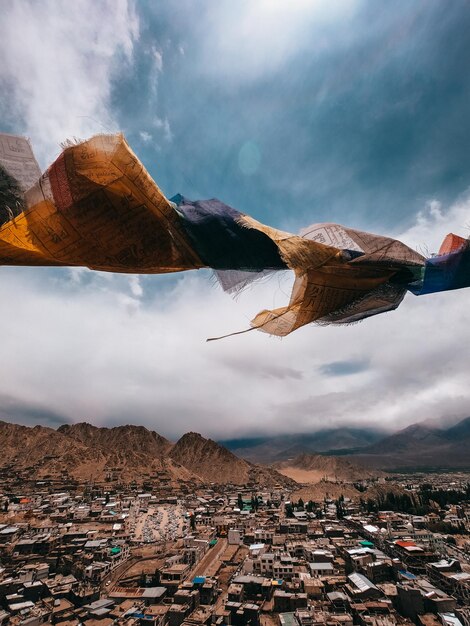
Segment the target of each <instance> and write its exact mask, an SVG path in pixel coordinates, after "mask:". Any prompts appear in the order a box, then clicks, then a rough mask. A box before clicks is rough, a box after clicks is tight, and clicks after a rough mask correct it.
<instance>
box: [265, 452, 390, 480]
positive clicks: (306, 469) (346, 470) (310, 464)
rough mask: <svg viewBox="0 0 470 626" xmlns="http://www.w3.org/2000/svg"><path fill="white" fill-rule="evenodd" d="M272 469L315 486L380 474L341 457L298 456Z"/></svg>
mask: <svg viewBox="0 0 470 626" xmlns="http://www.w3.org/2000/svg"><path fill="white" fill-rule="evenodd" d="M273 467H274V468H275V469H276V470H277V471H278V472H280V473H281V474H284V475H285V476H288V477H289V478H292V479H293V480H295V481H296V482H298V483H302V484H316V483H319V482H320V481H322V480H327V481H336V482H346V483H353V482H355V481H357V480H361V479H363V478H373V477H375V476H377V475H378V474H380V473H381V472H377V471H370V470H366V469H365V468H364V467H360V466H359V465H356V464H353V463H351V462H350V461H348V460H346V459H344V458H342V457H331V456H322V455H319V454H300V455H299V456H297V457H295V458H294V459H290V460H288V461H281V462H279V463H275V464H274V465H273Z"/></svg>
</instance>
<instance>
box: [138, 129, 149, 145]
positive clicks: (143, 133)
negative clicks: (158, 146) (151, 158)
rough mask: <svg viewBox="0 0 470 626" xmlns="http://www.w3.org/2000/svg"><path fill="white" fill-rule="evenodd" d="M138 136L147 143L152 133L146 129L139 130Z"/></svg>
mask: <svg viewBox="0 0 470 626" xmlns="http://www.w3.org/2000/svg"><path fill="white" fill-rule="evenodd" d="M139 137H140V138H141V139H142V141H143V142H144V143H148V142H149V141H152V135H151V134H150V133H148V132H147V131H146V130H141V131H140V132H139Z"/></svg>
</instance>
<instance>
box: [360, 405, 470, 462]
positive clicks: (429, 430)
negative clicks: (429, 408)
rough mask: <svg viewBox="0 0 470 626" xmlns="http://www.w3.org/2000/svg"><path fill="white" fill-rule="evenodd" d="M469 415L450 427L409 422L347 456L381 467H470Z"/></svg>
mask: <svg viewBox="0 0 470 626" xmlns="http://www.w3.org/2000/svg"><path fill="white" fill-rule="evenodd" d="M469 447H470V417H467V418H466V419H464V420H461V421H460V422H458V423H457V424H455V425H454V426H451V427H450V428H438V427H437V426H431V425H429V423H428V424H412V425H411V426H408V427H407V428H404V429H403V430H400V431H398V432H397V433H395V434H393V435H390V436H388V437H385V438H384V439H382V440H381V441H379V442H377V443H375V444H373V445H371V446H368V447H366V448H363V449H362V450H359V451H357V453H356V454H354V456H352V455H351V456H349V457H348V458H349V459H350V460H352V461H354V462H358V463H361V464H362V465H366V466H367V467H377V468H381V469H407V468H409V469H411V468H413V469H431V468H436V469H439V468H469V467H470V455H469V453H468V450H469Z"/></svg>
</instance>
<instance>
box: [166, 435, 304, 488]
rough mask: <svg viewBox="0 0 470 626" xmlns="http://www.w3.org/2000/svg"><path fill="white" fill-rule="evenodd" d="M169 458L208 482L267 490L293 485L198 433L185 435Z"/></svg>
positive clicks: (278, 475) (272, 471) (269, 470)
mask: <svg viewBox="0 0 470 626" xmlns="http://www.w3.org/2000/svg"><path fill="white" fill-rule="evenodd" d="M170 457H171V458H172V459H173V460H175V461H177V462H178V463H180V464H181V465H184V467H186V468H187V469H189V470H191V471H192V472H194V474H196V475H198V476H200V477H201V478H202V479H203V480H206V481H208V482H214V483H223V484H225V483H233V484H239V485H246V484H250V483H253V484H261V485H266V486H268V485H275V484H283V485H289V484H291V485H292V484H293V483H292V481H289V479H288V478H287V479H286V477H285V476H282V475H280V474H279V473H278V472H277V471H275V470H272V469H269V468H266V467H260V466H258V465H255V464H253V463H250V462H249V461H245V460H244V459H240V458H238V457H237V456H235V455H234V454H233V453H232V452H230V451H229V450H227V448H224V447H223V446H221V445H220V444H218V443H216V442H215V441H212V439H205V438H204V437H202V435H200V434H198V433H186V434H185V435H183V436H182V437H181V439H179V440H178V441H177V443H176V444H175V445H174V447H173V449H172V450H171V452H170Z"/></svg>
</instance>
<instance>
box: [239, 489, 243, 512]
mask: <svg viewBox="0 0 470 626" xmlns="http://www.w3.org/2000/svg"><path fill="white" fill-rule="evenodd" d="M238 508H239V509H240V511H243V498H242V494H241V493H239V494H238Z"/></svg>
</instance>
